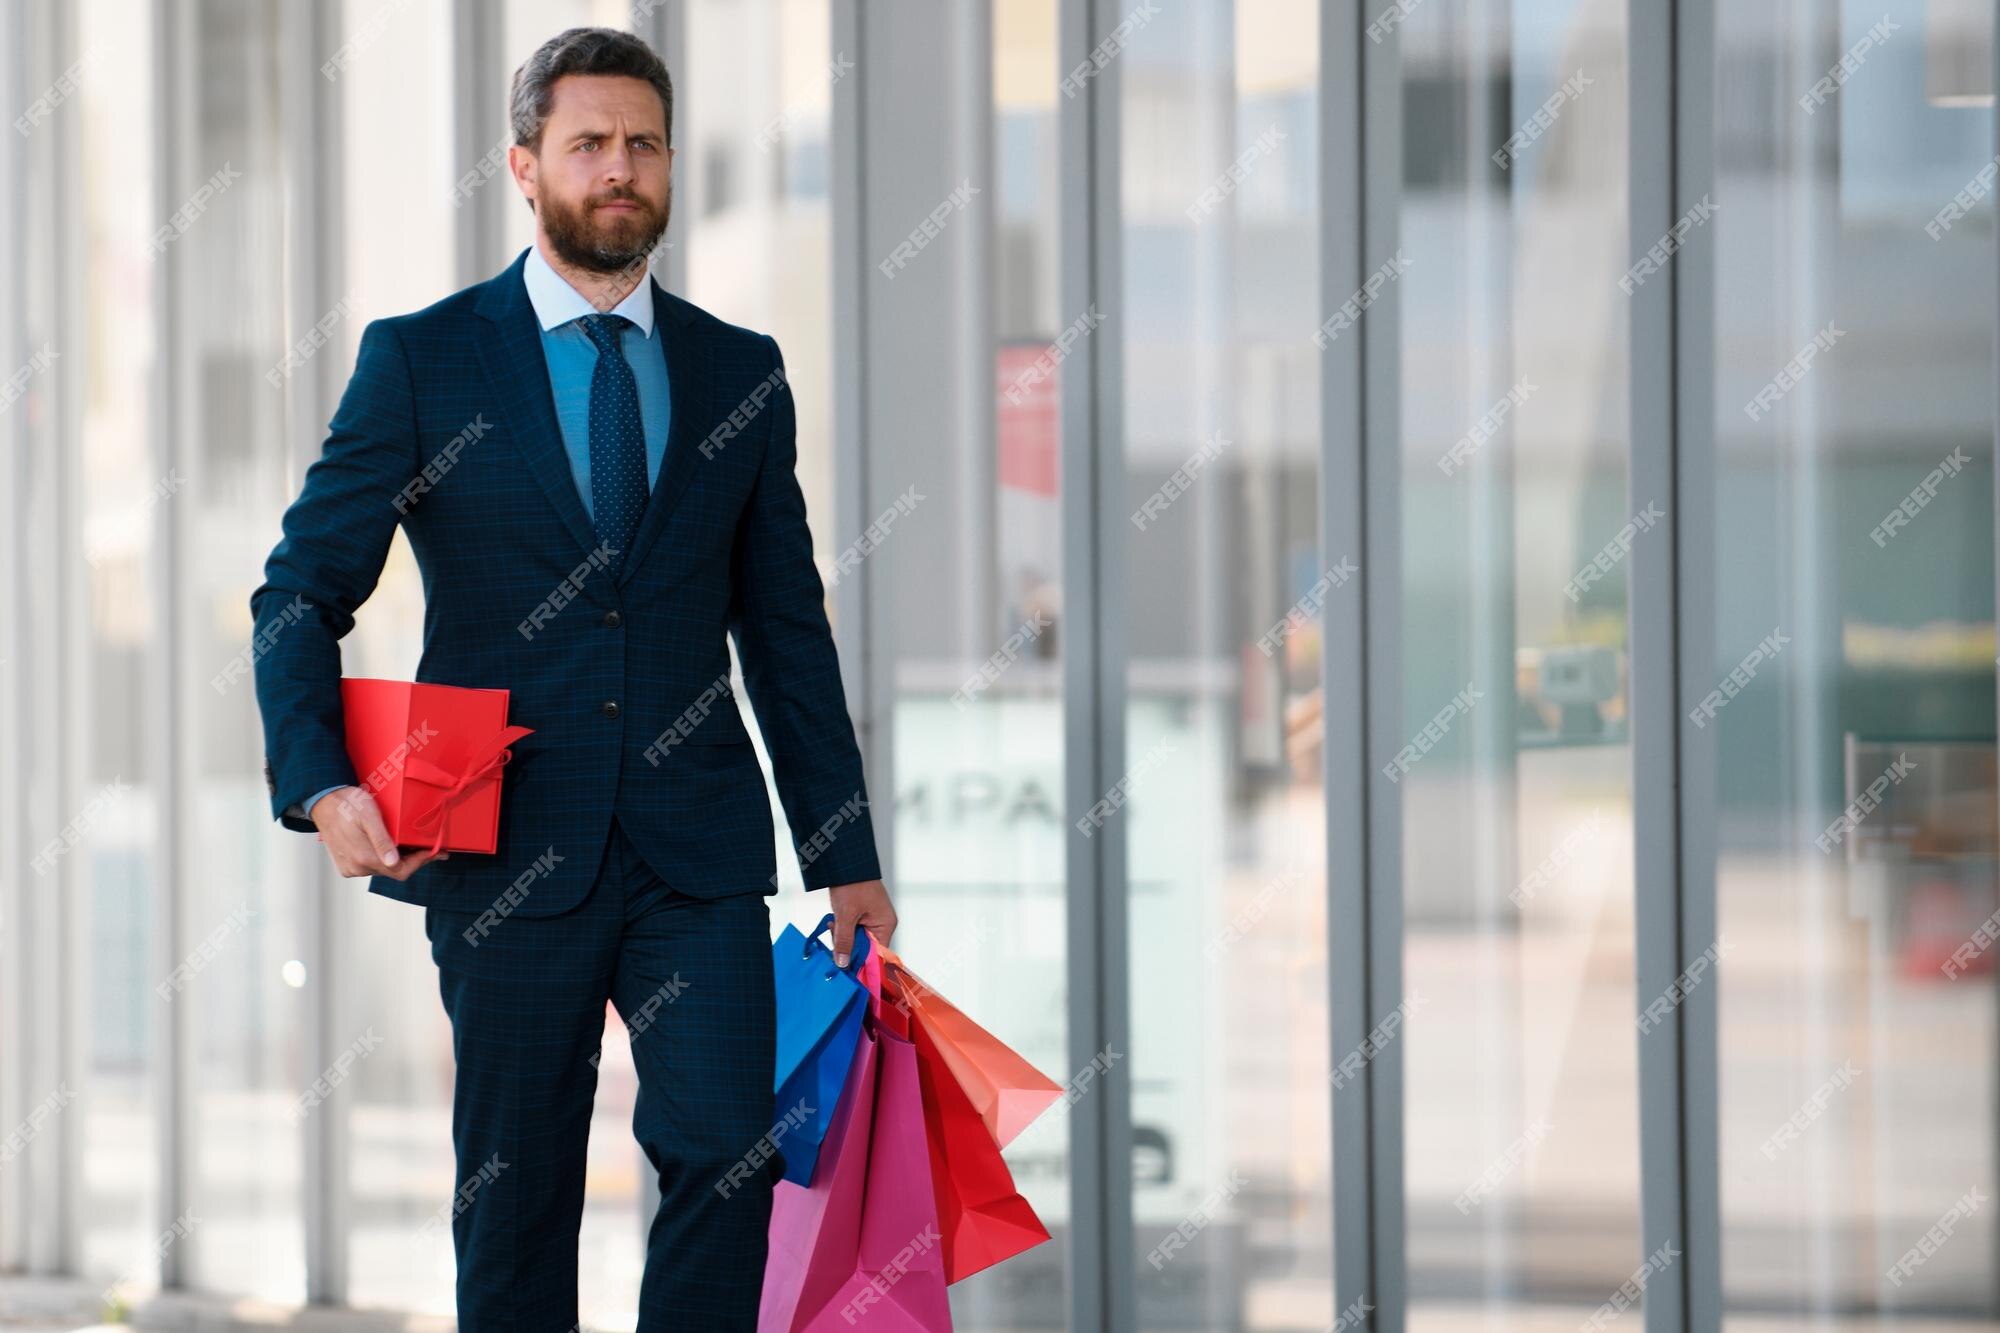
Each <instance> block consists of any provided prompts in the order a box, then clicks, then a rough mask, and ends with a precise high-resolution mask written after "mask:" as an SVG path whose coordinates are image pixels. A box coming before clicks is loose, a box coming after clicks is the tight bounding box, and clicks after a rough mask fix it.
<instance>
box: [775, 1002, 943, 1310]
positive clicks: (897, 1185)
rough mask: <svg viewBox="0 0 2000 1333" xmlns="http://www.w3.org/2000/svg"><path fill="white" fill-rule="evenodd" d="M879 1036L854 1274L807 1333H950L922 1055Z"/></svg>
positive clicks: (886, 1033)
mask: <svg viewBox="0 0 2000 1333" xmlns="http://www.w3.org/2000/svg"><path fill="white" fill-rule="evenodd" d="M875 1035H876V1068H875V1079H876V1082H875V1102H874V1106H873V1112H874V1123H873V1124H872V1125H871V1126H870V1127H869V1131H868V1180H867V1185H866V1189H865V1191H864V1195H863V1198H862V1204H861V1225H860V1231H859V1235H858V1240H859V1245H858V1247H857V1253H856V1258H855V1266H854V1271H853V1273H852V1275H851V1276H849V1278H848V1279H847V1281H846V1282H845V1283H844V1284H843V1285H842V1286H841V1288H840V1290H839V1291H838V1292H836V1293H835V1294H834V1296H833V1297H832V1298H831V1299H830V1300H828V1301H827V1303H826V1304H825V1305H824V1306H823V1307H822V1308H820V1309H819V1310H818V1311H817V1312H816V1313H815V1314H814V1316H813V1318H812V1319H811V1320H810V1321H809V1322H807V1323H806V1324H805V1325H804V1326H803V1329H804V1333H849V1330H852V1329H856V1328H861V1329H865V1330H867V1333H950V1329H951V1301H950V1299H949V1298H948V1297H947V1296H946V1295H945V1278H944V1238H943V1235H942V1233H941V1232H940V1231H939V1229H938V1213H937V1198H936V1196H935V1194H934V1193H933V1191H932V1189H931V1164H930V1149H929V1147H928V1146H927V1145H926V1144H925V1142H924V1105H923V1091H922V1085H921V1084H920V1082H919V1076H918V1073H917V1048H916V1046H915V1045H914V1044H912V1042H911V1041H910V1039H909V1038H908V1037H907V1036H899V1035H897V1034H896V1033H895V1032H893V1031H890V1030H889V1029H888V1028H887V1027H884V1028H881V1029H878V1030H877V1032H876V1034H875ZM801 1308H804V1307H803V1306H802V1307H801Z"/></svg>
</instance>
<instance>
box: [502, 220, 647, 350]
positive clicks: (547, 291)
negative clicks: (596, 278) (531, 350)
mask: <svg viewBox="0 0 2000 1333" xmlns="http://www.w3.org/2000/svg"><path fill="white" fill-rule="evenodd" d="M521 277H522V280H523V281H525V282H526V283H527V285H528V300H529V301H530V302H532V303H533V304H534V307H535V318H536V319H537V320H539V321H540V322H541V326H542V331H543V332H544V333H546V332H548V331H549V330H550V329H553V328H555V327H556V326H557V325H560V324H567V323H569V322H570V321H571V320H573V319H576V318H578V317H579V316H582V315H595V314H597V313H598V309H597V307H596V306H594V305H592V304H591V303H590V300H589V298H587V297H586V296H584V294H583V293H582V292H580V291H578V290H577V289H576V288H574V287H572V286H570V284H569V279H567V278H565V277H563V275H562V274H560V273H558V272H556V271H555V269H554V268H552V267H550V265H549V261H548V260H547V259H546V258H544V257H543V255H542V247H541V246H540V245H538V244H534V243H532V242H531V243H530V244H529V246H528V262H527V265H526V267H524V268H523V269H522V270H521ZM605 313H608V314H613V315H623V316H624V317H625V318H627V319H629V320H631V321H632V322H633V323H634V324H637V325H638V326H639V331H640V332H641V333H643V334H644V335H645V336H647V337H648V338H650V337H652V336H653V278H652V275H651V274H650V273H649V274H647V275H646V278H645V280H644V281H642V282H641V283H640V284H639V285H638V286H637V287H634V288H633V289H632V290H631V291H630V292H629V293H627V295H626V297H625V299H624V300H622V301H620V302H619V303H618V304H617V305H615V306H613V307H612V308H611V309H610V310H609V311H608V312H605Z"/></svg>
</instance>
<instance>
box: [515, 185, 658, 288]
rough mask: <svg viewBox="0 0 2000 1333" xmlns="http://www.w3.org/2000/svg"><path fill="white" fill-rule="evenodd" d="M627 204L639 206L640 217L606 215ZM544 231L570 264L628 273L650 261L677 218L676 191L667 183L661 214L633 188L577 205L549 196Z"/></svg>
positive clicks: (545, 200) (543, 211)
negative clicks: (607, 208) (603, 208)
mask: <svg viewBox="0 0 2000 1333" xmlns="http://www.w3.org/2000/svg"><path fill="white" fill-rule="evenodd" d="M614 199H617V200H626V201H629V202H631V203H634V204H637V205H638V206H639V210H640V211H639V212H637V213H608V214H607V213H601V212H599V211H598V209H597V207H596V206H597V205H599V204H607V203H610V202H611V201H612V200H614ZM538 202H539V204H540V206H541V214H542V230H543V231H545V232H547V233H548V237H549V244H550V245H552V246H554V247H555V251H556V255H557V257H558V258H560V259H561V260H562V261H563V262H564V263H566V264H571V265H574V266H575V267H577V268H580V269H584V270H586V271H588V272H591V273H624V272H628V271H630V270H631V269H632V268H634V267H636V266H637V265H640V264H643V263H645V262H646V258H647V256H649V255H651V254H652V253H653V246H654V244H655V243H656V242H658V241H659V239H660V237H661V236H662V235H664V234H665V232H666V230H667V220H668V218H670V217H671V216H672V215H673V210H674V187H673V183H672V182H671V181H669V182H668V183H667V198H666V202H665V203H664V204H662V205H661V206H660V207H659V208H657V209H655V208H654V207H653V206H652V205H651V204H649V203H647V202H646V201H645V200H644V199H642V198H640V197H639V195H638V194H637V193H635V192H634V191H632V190H629V189H623V190H615V191H612V192H611V193H609V194H603V195H598V196H596V197H594V198H586V199H583V200H580V201H578V202H577V203H575V204H567V203H563V202H561V201H559V200H555V199H550V198H548V197H546V196H545V197H543V198H542V199H541V200H539V201H538Z"/></svg>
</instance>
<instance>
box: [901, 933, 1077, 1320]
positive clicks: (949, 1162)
mask: <svg viewBox="0 0 2000 1333" xmlns="http://www.w3.org/2000/svg"><path fill="white" fill-rule="evenodd" d="M884 970H885V974H886V975H888V976H893V975H894V973H895V970H896V969H895V968H894V967H893V966H886V967H885V969H884ZM885 984H886V983H885ZM887 994H888V992H886V991H885V998H884V1000H883V1007H884V1008H887V1007H888V1006H889V1004H890V1001H889V1000H888V999H887V998H886V996H887ZM914 1017H915V1021H914V1022H912V1023H911V1025H910V1034H911V1036H912V1038H913V1039H914V1044H915V1046H916V1056H917V1074H918V1083H919V1086H920V1087H921V1089H922V1093H923V1109H924V1142H925V1146H926V1148H927V1150H928V1152H929V1156H930V1166H931V1191H932V1194H933V1195H934V1196H935V1198H936V1200H937V1213H938V1231H939V1233H940V1235H941V1237H942V1241H943V1243H942V1245H941V1247H940V1248H941V1249H942V1250H943V1254H944V1273H945V1281H946V1282H958V1281H961V1280H963V1279H965V1278H968V1277H970V1276H972V1275H973V1274H974V1273H977V1272H979V1271H980V1270H981V1269H983V1268H990V1267H992V1266H993V1265H994V1264H997V1263H999V1262H1000V1261H1001V1260H1003V1259H1011V1258H1013V1257H1014V1256H1015V1255H1017V1254H1019V1253H1021V1252H1022V1251H1023V1250H1027V1249H1031V1248H1033V1247H1034V1246H1036V1245H1039V1244H1041V1243H1042V1242H1043V1241H1045V1240H1047V1239H1048V1238H1049V1231H1048V1228H1047V1227H1045V1226H1043V1225H1042V1220H1041V1219H1040V1218H1039V1217H1037V1216H1035V1210H1034V1209H1033V1208H1031V1207H1029V1206H1028V1201H1027V1200H1026V1199H1024V1198H1022V1197H1021V1194H1020V1192H1019V1191H1018V1190H1016V1189H1015V1188H1014V1174H1013V1172H1011V1171H1009V1170H1008V1169H1007V1163H1006V1160H1005V1159H1004V1158H1002V1157H1001V1156H1000V1145H999V1144H998V1143H996V1142H994V1140H993V1135H992V1134H991V1133H990V1132H989V1131H988V1130H987V1128H986V1123H985V1121H984V1120H983V1119H982V1118H981V1116H980V1114H979V1111H978V1109H977V1108H976V1107H974V1106H973V1104H972V1100H971V1099H970V1098H969V1097H967V1096H966V1094H965V1089H963V1088H962V1087H960V1086H959V1083H958V1078H957V1076H956V1075H955V1074H954V1073H953V1071H952V1068H951V1065H950V1064H949V1063H948V1062H947V1061H946V1060H945V1058H944V1055H943V1052H942V1050H941V1049H940V1047H939V1044H938V1042H937V1040H936V1038H935V1037H933V1036H932V1034H931V1029H930V1025H929V1024H928V1023H927V1022H926V1021H925V1018H924V1015H923V1011H922V1009H921V1008H920V1007H919V1008H917V1010H916V1013H915V1015H914Z"/></svg>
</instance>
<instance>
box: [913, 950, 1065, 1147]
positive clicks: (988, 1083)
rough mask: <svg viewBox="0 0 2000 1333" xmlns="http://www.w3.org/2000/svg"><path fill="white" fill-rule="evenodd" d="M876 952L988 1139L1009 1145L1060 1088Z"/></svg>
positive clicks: (1052, 1101) (1059, 1093)
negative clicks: (892, 972)
mask: <svg viewBox="0 0 2000 1333" xmlns="http://www.w3.org/2000/svg"><path fill="white" fill-rule="evenodd" d="M880 952H881V954H882V956H883V957H882V961H881V964H880V965H881V966H883V967H889V968H893V969H894V970H895V971H896V972H897V973H898V974H899V975H900V978H901V983H902V984H901V993H902V997H903V999H902V1005H903V1007H904V1008H905V1009H906V1010H907V1011H908V1012H909V1013H910V1014H911V1015H912V1016H913V1017H914V1018H916V1019H918V1020H920V1021H921V1022H922V1023H923V1025H924V1027H925V1028H926V1029H927V1030H928V1031H929V1033H930V1037H931V1041H932V1042H933V1043H934V1044H935V1045H936V1047H937V1051H938V1055H939V1057H940V1058H941V1059H942V1060H943V1061H944V1063H945V1066H946V1068H948V1069H950V1070H951V1074H952V1077H953V1078H954V1079H956V1080H957V1081H958V1086H959V1087H960V1088H962V1089H964V1091H965V1095H966V1097H967V1098H968V1099H969V1100H970V1101H971V1102H972V1105H973V1108H974V1109H975V1110H977V1111H978V1112H979V1117H980V1119H981V1120H982V1121H984V1122H985V1124H986V1129H987V1132H988V1133H990V1134H991V1135H992V1136H993V1141H994V1142H995V1143H997V1144H999V1145H1000V1146H1001V1147H1003V1148H1004V1147H1006V1146H1007V1145H1008V1144H1010V1143H1012V1142H1013V1141H1014V1139H1015V1137H1016V1136H1017V1135H1019V1134H1020V1132H1021V1131H1022V1130H1024V1129H1026V1128H1027V1127H1028V1125H1029V1122H1031V1121H1033V1120H1034V1118H1035V1117H1036V1116H1038V1115H1040V1114H1041V1113H1042V1112H1044V1111H1046V1110H1048V1109H1049V1107H1050V1106H1051V1105H1052V1104H1054V1102H1055V1100H1056V1098H1058V1097H1060V1096H1062V1088H1061V1087H1059V1086H1057V1084H1056V1082H1055V1081H1054V1080H1053V1079H1051V1078H1049V1077H1048V1075H1046V1074H1044V1073H1042V1072H1041V1071H1040V1070H1039V1069H1036V1068H1035V1067H1034V1066H1033V1065H1031V1064H1029V1063H1028V1062H1027V1061H1026V1060H1024V1059H1022V1058H1021V1056H1020V1055H1019V1054H1018V1053H1017V1052H1015V1050H1014V1048H1013V1047H1011V1046H1009V1045H1007V1044H1006V1043H1005V1042H1003V1041H1001V1040H1000V1039H999V1038H998V1037H996V1036H994V1035H993V1034H992V1033H990V1032H988V1031H987V1030H986V1029H985V1028H983V1027H981V1026H979V1024H977V1023H975V1022H973V1021H972V1020H971V1019H970V1018H967V1017H966V1016H965V1014H964V1012H963V1011H962V1010H960V1009H959V1008H958V1006H957V1005H955V1004H953V1003H952V1002H951V1001H950V1000H947V999H945V998H944V996H942V995H940V994H938V993H937V992H936V991H935V990H933V989H931V987H930V986H928V985H926V984H925V982H924V980H923V978H922V977H919V976H917V975H916V974H915V973H914V972H912V971H910V969H909V968H908V966H906V965H905V964H904V962H903V960H902V959H901V958H898V957H897V956H896V954H895V953H894V952H893V951H892V950H890V949H887V948H882V949H881V950H880Z"/></svg>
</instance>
